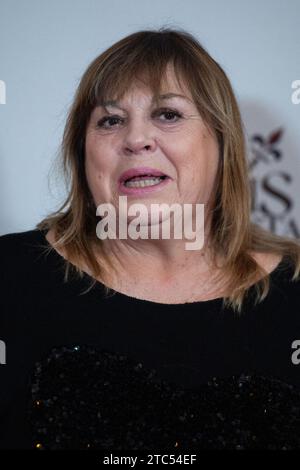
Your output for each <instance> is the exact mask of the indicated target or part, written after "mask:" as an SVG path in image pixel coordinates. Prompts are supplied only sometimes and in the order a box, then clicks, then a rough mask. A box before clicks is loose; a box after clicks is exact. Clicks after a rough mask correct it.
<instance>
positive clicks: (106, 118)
mask: <svg viewBox="0 0 300 470" xmlns="http://www.w3.org/2000/svg"><path fill="white" fill-rule="evenodd" d="M120 120H121V121H122V119H121V118H119V117H118V116H104V117H103V118H102V119H100V120H99V121H98V122H97V127H102V128H105V129H110V128H111V127H114V126H105V124H106V123H107V122H110V123H111V122H114V121H120Z"/></svg>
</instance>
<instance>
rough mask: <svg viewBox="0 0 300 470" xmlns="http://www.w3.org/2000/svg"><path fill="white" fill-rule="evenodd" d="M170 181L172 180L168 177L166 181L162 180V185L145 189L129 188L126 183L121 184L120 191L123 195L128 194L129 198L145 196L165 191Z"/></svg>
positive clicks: (145, 187)
mask: <svg viewBox="0 0 300 470" xmlns="http://www.w3.org/2000/svg"><path fill="white" fill-rule="evenodd" d="M170 181H171V178H169V177H168V176H167V177H166V178H165V179H163V180H161V182H160V183H158V184H154V185H153V186H144V187H143V188H128V187H127V186H125V185H124V183H120V184H119V191H120V193H121V194H126V195H127V196H143V195H145V194H148V193H153V192H154V191H158V190H161V189H163V188H164V186H166V185H167V184H168V183H169V182H170Z"/></svg>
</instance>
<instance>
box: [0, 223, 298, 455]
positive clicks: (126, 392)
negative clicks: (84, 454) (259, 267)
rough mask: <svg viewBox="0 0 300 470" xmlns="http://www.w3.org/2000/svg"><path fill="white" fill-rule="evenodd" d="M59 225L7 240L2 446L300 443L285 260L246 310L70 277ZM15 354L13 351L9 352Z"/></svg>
mask: <svg viewBox="0 0 300 470" xmlns="http://www.w3.org/2000/svg"><path fill="white" fill-rule="evenodd" d="M45 246H49V245H48V242H47V240H46V239H45V233H44V232H42V231H39V230H31V231H27V232H22V233H19V234H9V235H5V236H2V237H0V254H1V259H2V261H3V262H2V273H1V289H2V291H1V303H0V307H1V318H0V340H2V342H3V344H5V346H6V364H2V365H0V380H1V382H0V383H1V388H0V421H1V426H0V429H1V430H0V433H1V434H0V444H1V447H2V448H29V449H30V448H31V449H33V448H38V449H105V450H153V451H156V450H158V449H160V450H166V451H171V450H178V449H179V450H180V449H185V450H189V449H195V450H197V449H257V448H259V449H261V448H267V449H294V448H299V449H300V432H299V431H300V364H299V362H300V360H299V359H300V354H299V355H298V353H297V344H298V342H297V341H298V340H299V345H300V308H299V307H300V305H299V304H300V298H299V297H300V296H299V286H300V284H299V281H298V282H295V283H293V282H292V281H291V272H292V269H291V266H290V264H289V262H288V259H284V260H283V261H282V262H281V263H280V265H279V266H278V267H277V268H276V269H275V270H274V271H273V273H272V274H271V290H270V293H269V295H268V296H267V298H266V299H265V300H264V301H263V302H262V303H261V304H258V305H257V306H253V304H252V303H251V297H249V301H248V302H246V303H245V307H244V311H243V313H242V315H241V316H237V314H236V313H234V312H233V311H232V310H231V309H226V308H223V306H222V299H215V300H211V301H205V302H195V303H190V304H176V305H174V304H173V305H171V304H161V303H157V302H151V301H145V300H140V299H135V298H132V297H129V296H127V295H124V294H121V293H116V294H114V295H113V296H110V297H105V295H104V291H103V286H102V285H101V284H100V283H97V284H96V286H95V287H94V288H93V289H92V290H90V291H89V292H88V293H86V294H84V295H82V292H83V291H84V290H85V289H86V288H87V287H88V286H89V281H90V277H89V276H88V275H85V277H84V278H83V279H81V280H80V279H73V280H72V281H71V282H69V283H67V284H64V283H63V274H64V271H63V266H64V264H63V259H62V258H61V256H59V255H58V254H57V253H56V252H55V251H53V252H51V253H50V254H48V255H47V256H45V255H43V252H42V248H43V247H45ZM2 357H3V356H2Z"/></svg>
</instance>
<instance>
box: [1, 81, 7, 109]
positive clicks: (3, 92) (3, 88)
mask: <svg viewBox="0 0 300 470" xmlns="http://www.w3.org/2000/svg"><path fill="white" fill-rule="evenodd" d="M0 104H6V84H5V82H4V81H3V80H0Z"/></svg>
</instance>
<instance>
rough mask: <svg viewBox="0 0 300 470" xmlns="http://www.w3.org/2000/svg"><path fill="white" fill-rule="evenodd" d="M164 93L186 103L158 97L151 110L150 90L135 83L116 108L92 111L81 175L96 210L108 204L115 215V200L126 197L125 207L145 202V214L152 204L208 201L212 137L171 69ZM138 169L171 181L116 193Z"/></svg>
mask: <svg viewBox="0 0 300 470" xmlns="http://www.w3.org/2000/svg"><path fill="white" fill-rule="evenodd" d="M167 93H168V94H170V93H174V94H180V95H183V96H184V97H185V98H182V97H178V96H176V97H168V98H161V99H160V101H159V103H158V104H156V105H155V104H153V103H152V94H151V91H150V90H149V89H148V88H147V87H146V86H145V85H143V84H142V83H140V82H139V83H138V82H137V83H135V84H133V85H132V88H131V89H129V90H128V92H127V94H126V96H124V98H123V99H122V101H121V102H119V103H118V104H115V105H113V104H108V105H106V109H105V108H104V107H102V106H98V107H96V108H95V109H94V110H93V112H92V114H91V117H90V121H89V123H88V127H87V133H86V144H85V171H86V177H87V182H88V185H89V188H90V190H91V193H92V196H93V199H94V202H95V204H96V206H98V205H99V204H102V203H111V204H113V206H114V207H115V209H116V211H117V210H118V207H119V196H124V195H127V205H128V207H130V204H131V203H143V204H145V205H146V206H147V209H148V210H149V211H150V204H153V203H158V204H162V203H166V204H169V205H171V204H173V203H179V204H182V205H183V204H187V203H192V204H195V203H204V204H206V203H207V202H208V201H209V197H210V195H211V192H212V189H213V187H214V181H215V176H216V172H217V167H218V158H219V157H218V144H217V140H216V137H215V136H214V135H213V134H212V133H211V132H210V131H209V129H208V128H207V127H206V125H205V123H204V121H203V119H202V118H201V116H200V114H199V112H198V110H197V108H196V105H195V104H194V103H193V101H192V97H191V95H190V93H189V91H188V90H187V89H184V90H182V89H180V88H179V86H178V84H177V82H176V80H175V75H174V74H173V72H172V71H170V69H168V71H167V80H166V81H165V82H164V87H163V90H162V94H167ZM117 106H118V107H117ZM104 118H105V119H104ZM141 167H150V168H152V169H154V170H159V171H160V172H162V173H163V174H164V175H167V176H168V177H169V178H167V179H166V180H165V181H164V182H163V183H161V184H158V185H157V187H154V186H152V187H151V191H149V188H148V187H147V188H146V190H145V189H143V188H142V189H140V190H138V193H135V194H132V193H130V194H128V190H126V189H125V190H124V188H123V190H122V189H121V190H120V186H119V178H120V176H121V175H122V173H123V172H124V171H126V170H129V169H132V168H134V169H137V168H141ZM124 191H125V192H124ZM129 191H132V190H130V189H129ZM182 207H183V206H182Z"/></svg>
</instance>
